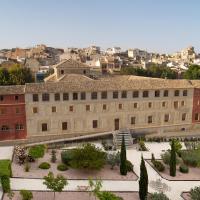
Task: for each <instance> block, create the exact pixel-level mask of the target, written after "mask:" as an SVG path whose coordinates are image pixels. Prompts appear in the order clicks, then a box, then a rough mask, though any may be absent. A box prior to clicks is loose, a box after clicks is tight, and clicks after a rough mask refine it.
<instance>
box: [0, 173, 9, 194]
mask: <svg viewBox="0 0 200 200" xmlns="http://www.w3.org/2000/svg"><path fill="white" fill-rule="evenodd" d="M0 180H1V185H2V189H3V192H5V193H8V192H10V177H9V176H2V177H1V179H0Z"/></svg>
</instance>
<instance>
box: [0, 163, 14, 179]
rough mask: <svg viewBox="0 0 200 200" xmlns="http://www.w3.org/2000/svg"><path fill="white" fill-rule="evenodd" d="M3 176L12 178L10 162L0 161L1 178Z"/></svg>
mask: <svg viewBox="0 0 200 200" xmlns="http://www.w3.org/2000/svg"><path fill="white" fill-rule="evenodd" d="M2 176H9V177H11V176H12V170H11V162H10V160H0V177H2Z"/></svg>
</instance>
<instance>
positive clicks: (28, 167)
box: [24, 162, 31, 172]
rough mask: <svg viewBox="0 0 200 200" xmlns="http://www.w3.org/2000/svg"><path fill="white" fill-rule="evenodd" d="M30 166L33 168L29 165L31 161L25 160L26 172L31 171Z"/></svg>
mask: <svg viewBox="0 0 200 200" xmlns="http://www.w3.org/2000/svg"><path fill="white" fill-rule="evenodd" d="M30 168H31V166H30V165H29V163H28V162H25V164H24V171H25V172H29V170H30Z"/></svg>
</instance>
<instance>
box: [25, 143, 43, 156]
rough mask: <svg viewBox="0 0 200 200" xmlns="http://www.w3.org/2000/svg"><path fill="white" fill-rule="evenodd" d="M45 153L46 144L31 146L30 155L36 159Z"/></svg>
mask: <svg viewBox="0 0 200 200" xmlns="http://www.w3.org/2000/svg"><path fill="white" fill-rule="evenodd" d="M44 154H45V146H44V145H42V144H41V145H36V146H33V147H30V148H29V151H28V155H29V156H31V157H32V158H34V159H38V158H42V157H43V156H44Z"/></svg>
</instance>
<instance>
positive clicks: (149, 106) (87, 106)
mask: <svg viewBox="0 0 200 200" xmlns="http://www.w3.org/2000/svg"><path fill="white" fill-rule="evenodd" d="M180 106H185V101H181V102H180ZM162 107H166V102H165V101H163V102H162ZM178 107H179V102H178V101H174V108H175V109H177V108H178ZM133 108H135V109H136V108H138V103H133ZM148 108H152V102H148ZM118 109H119V110H122V109H123V104H121V103H120V104H118ZM85 110H86V111H91V106H90V105H89V104H88V105H85ZM102 110H107V104H103V105H102ZM51 111H52V113H55V112H57V107H56V106H52V107H51ZM69 111H70V112H73V111H74V106H72V105H71V106H69ZM32 112H33V113H38V107H33V109H32Z"/></svg>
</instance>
